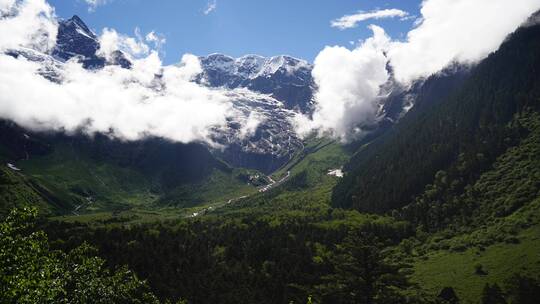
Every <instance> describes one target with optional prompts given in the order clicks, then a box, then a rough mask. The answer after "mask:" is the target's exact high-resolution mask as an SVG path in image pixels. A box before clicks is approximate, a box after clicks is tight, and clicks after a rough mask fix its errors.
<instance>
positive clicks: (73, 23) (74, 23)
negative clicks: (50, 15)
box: [61, 15, 96, 39]
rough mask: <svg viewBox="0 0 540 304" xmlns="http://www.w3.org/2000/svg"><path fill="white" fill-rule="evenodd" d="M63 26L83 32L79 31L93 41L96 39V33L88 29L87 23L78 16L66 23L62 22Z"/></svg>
mask: <svg viewBox="0 0 540 304" xmlns="http://www.w3.org/2000/svg"><path fill="white" fill-rule="evenodd" d="M61 24H62V25H64V26H66V27H73V28H75V29H80V30H82V31H78V32H79V33H81V34H86V35H87V36H89V37H91V38H93V39H95V38H96V34H94V32H92V30H90V29H89V28H88V26H87V25H86V23H84V21H82V19H81V18H80V17H79V16H77V15H73V17H71V18H70V19H68V20H66V21H64V22H61Z"/></svg>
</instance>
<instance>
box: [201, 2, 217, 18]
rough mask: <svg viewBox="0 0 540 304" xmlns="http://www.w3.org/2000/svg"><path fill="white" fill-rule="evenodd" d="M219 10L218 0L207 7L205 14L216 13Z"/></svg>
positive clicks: (209, 3)
mask: <svg viewBox="0 0 540 304" xmlns="http://www.w3.org/2000/svg"><path fill="white" fill-rule="evenodd" d="M216 9H217V0H213V1H210V2H208V4H207V5H206V8H205V9H204V11H203V14H205V15H208V14H210V13H211V12H213V11H215V10H216Z"/></svg>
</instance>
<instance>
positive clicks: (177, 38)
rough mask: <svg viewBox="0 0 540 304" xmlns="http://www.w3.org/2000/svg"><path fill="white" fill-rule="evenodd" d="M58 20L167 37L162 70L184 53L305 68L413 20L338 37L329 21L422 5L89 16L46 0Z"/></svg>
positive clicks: (236, 6) (169, 7) (161, 6)
mask: <svg viewBox="0 0 540 304" xmlns="http://www.w3.org/2000/svg"><path fill="white" fill-rule="evenodd" d="M49 3H50V4H51V5H52V6H54V7H55V9H56V14H57V15H58V16H59V17H61V18H69V17H71V16H72V15H74V14H77V15H79V16H80V17H81V18H82V19H83V20H84V21H85V22H86V23H87V24H88V26H89V27H90V28H92V29H94V30H95V31H97V32H98V33H101V29H102V28H104V27H109V28H114V29H116V30H117V31H119V32H120V33H123V34H129V35H133V32H134V29H135V28H136V27H138V28H139V29H140V30H141V32H142V33H143V34H145V33H147V32H150V31H156V32H157V33H161V34H163V35H165V38H166V39H167V43H166V44H165V45H164V46H163V48H162V51H163V52H162V58H163V59H164V61H165V63H174V62H177V61H178V60H179V59H180V57H181V55H182V54H184V53H192V54H195V55H207V54H210V53H224V54H228V55H231V56H235V57H237V56H241V55H244V54H260V55H264V56H273V55H279V54H288V55H292V56H295V57H299V58H304V59H306V60H308V61H313V59H314V58H315V56H316V55H317V54H318V52H319V51H320V50H322V48H323V47H324V46H325V45H343V46H347V45H350V44H349V41H357V40H359V39H365V38H367V37H369V36H370V35H371V32H370V31H369V30H368V29H367V26H368V25H369V24H377V25H380V26H382V27H383V28H384V29H385V30H386V31H387V32H388V34H389V35H390V36H391V37H392V38H394V39H400V38H402V37H404V35H405V34H406V33H407V32H408V30H409V29H410V28H411V26H412V23H413V22H414V20H413V19H412V18H411V19H408V20H404V21H402V20H400V18H391V19H379V20H367V21H363V22H360V23H359V25H358V27H356V28H352V29H346V30H339V29H337V28H333V27H331V26H330V22H331V21H332V20H335V19H337V18H339V17H342V16H344V15H348V14H354V13H356V12H358V11H360V10H362V11H371V10H376V9H389V8H397V9H401V10H403V11H406V12H408V13H410V14H411V15H413V16H414V15H416V16H417V15H419V12H418V10H419V6H420V0H405V1H396V0H393V1H389V0H385V1H383V0H354V1H351V0H272V1H255V0H216V2H215V4H216V8H215V10H213V11H211V12H210V13H208V14H204V11H205V10H206V9H207V8H208V5H209V4H212V1H210V2H209V1H207V0H154V1H150V0H108V1H107V3H106V4H104V5H101V6H98V7H97V8H96V9H95V10H94V11H93V12H90V11H89V10H88V5H87V4H86V3H85V1H84V0H73V1H66V0H49Z"/></svg>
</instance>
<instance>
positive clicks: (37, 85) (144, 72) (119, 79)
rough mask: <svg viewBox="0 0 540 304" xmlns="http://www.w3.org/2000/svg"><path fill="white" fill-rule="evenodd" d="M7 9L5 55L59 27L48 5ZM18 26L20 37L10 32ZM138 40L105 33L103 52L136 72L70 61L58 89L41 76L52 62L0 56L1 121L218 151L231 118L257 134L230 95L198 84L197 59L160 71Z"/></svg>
mask: <svg viewBox="0 0 540 304" xmlns="http://www.w3.org/2000/svg"><path fill="white" fill-rule="evenodd" d="M0 1H5V0H0ZM14 5H15V4H14ZM37 8H41V10H39V9H37ZM9 9H10V10H13V11H14V12H15V13H14V14H10V15H5V16H3V17H1V18H0V33H10V35H4V34H2V35H0V50H5V49H6V48H16V47H24V46H28V45H29V44H33V43H35V41H40V40H44V39H45V38H47V39H48V37H49V35H50V33H49V31H44V30H43V29H44V28H45V29H56V23H55V21H54V20H55V18H54V14H53V11H52V9H51V8H50V7H49V6H48V5H47V4H46V3H45V2H44V1H40V0H25V1H22V2H20V4H17V7H10V8H9ZM42 18H43V19H42ZM47 22H48V24H46V23H47ZM13 25H17V26H16V27H15V28H16V31H15V32H11V31H10V30H12V26H13ZM51 32H55V31H54V30H52V31H51ZM19 36H20V37H19ZM136 36H137V37H136V38H130V37H126V36H123V35H120V34H118V33H117V32H116V31H114V30H111V29H105V30H104V31H103V34H102V35H101V37H100V40H101V41H100V42H101V44H102V48H101V50H100V51H101V52H102V53H103V54H110V53H111V52H112V51H114V50H115V49H123V50H126V51H129V52H131V54H132V55H134V56H133V57H135V58H133V59H132V62H133V65H132V68H131V69H123V68H121V67H118V66H106V67H105V68H103V69H100V70H93V71H89V70H86V69H84V68H83V67H82V66H81V64H80V63H78V62H76V61H75V60H73V61H69V62H66V63H64V64H57V66H56V67H55V68H54V69H55V71H56V73H57V74H58V76H59V77H60V79H61V81H60V82H58V83H55V82H51V81H49V80H47V79H45V78H44V77H42V76H41V75H40V71H41V70H42V69H43V67H44V66H43V65H44V64H48V63H51V61H50V60H49V61H45V62H37V61H28V60H26V59H24V57H23V56H19V57H18V58H14V57H12V56H8V55H4V53H1V52H0V92H2V94H0V117H2V118H4V119H9V120H13V121H15V122H16V123H18V124H19V125H21V126H23V127H25V128H29V129H32V130H57V131H63V132H67V133H71V132H83V133H86V134H93V133H96V132H100V133H104V134H108V135H109V136H111V137H115V138H119V139H123V140H137V139H140V138H143V137H145V136H157V137H162V138H166V139H170V140H173V141H179V142H192V141H204V142H207V143H208V144H210V145H214V146H216V144H215V143H214V142H213V140H212V137H213V134H214V133H213V132H214V131H213V130H214V129H219V128H223V127H224V126H226V125H227V119H237V120H239V121H244V122H245V124H246V126H245V128H246V130H251V129H252V128H253V126H254V125H255V124H256V121H255V120H256V118H255V117H244V116H242V117H240V118H241V119H238V117H239V116H240V115H243V114H242V113H239V111H237V110H235V109H234V108H233V106H232V102H231V99H230V97H228V95H227V92H225V91H222V90H219V89H209V88H207V87H204V86H201V85H199V84H197V83H196V82H194V81H193V80H194V78H195V77H196V76H197V75H198V74H200V73H201V71H202V68H201V65H200V62H199V60H198V58H197V57H196V56H194V55H184V56H183V57H182V60H181V61H180V63H179V64H177V65H170V66H163V65H162V63H161V60H160V58H159V56H158V53H157V51H156V50H153V49H151V48H149V47H148V46H146V45H145V44H144V42H143V38H142V37H143V35H140V34H138V33H136ZM147 37H149V40H150V41H152V40H153V39H154V38H152V35H150V36H148V35H147ZM47 39H45V40H47ZM135 55H136V56H135ZM29 88H31V89H29ZM242 128H244V125H242Z"/></svg>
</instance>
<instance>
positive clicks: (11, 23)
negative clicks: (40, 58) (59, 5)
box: [0, 0, 58, 51]
mask: <svg viewBox="0 0 540 304" xmlns="http://www.w3.org/2000/svg"><path fill="white" fill-rule="evenodd" d="M0 1H1V2H0V10H1V12H2V14H0V17H1V16H3V15H4V13H6V14H7V15H6V17H5V18H2V21H1V23H0V51H2V50H6V49H10V48H17V47H28V48H33V49H37V50H40V51H46V50H48V49H50V48H52V47H53V46H54V44H55V43H56V33H57V31H58V27H57V25H56V22H55V21H54V20H53V18H52V17H53V16H54V10H53V9H52V8H51V7H50V6H49V5H48V4H47V2H46V1H45V0H35V1H10V0H0ZM13 14H16V15H17V18H10V17H9V16H11V15H13Z"/></svg>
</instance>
